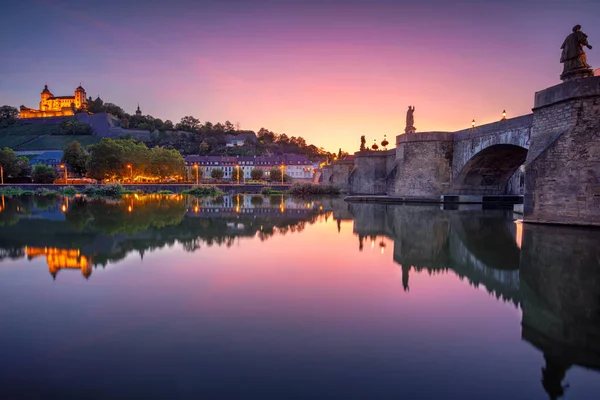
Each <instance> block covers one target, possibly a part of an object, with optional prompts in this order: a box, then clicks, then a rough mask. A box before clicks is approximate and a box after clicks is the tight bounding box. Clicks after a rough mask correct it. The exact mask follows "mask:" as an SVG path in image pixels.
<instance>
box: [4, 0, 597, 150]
mask: <svg viewBox="0 0 600 400" xmlns="http://www.w3.org/2000/svg"><path fill="white" fill-rule="evenodd" d="M451 3H452V2H445V1H440V0H437V1H432V0H430V1H420V2H405V1H358V0H357V1H334V0H329V1H323V2H312V1H307V2H301V1H295V0H289V1H281V2H274V1H251V2H241V1H219V2H215V1H201V2H196V1H194V2H192V1H174V2H169V3H166V2H165V3H161V2H157V1H149V2H146V3H144V5H143V6H142V5H140V4H139V3H136V2H132V1H119V2H114V1H108V2H105V3H103V4H102V5H101V6H100V5H91V4H81V3H75V4H73V3H69V2H65V1H57V2H51V3H50V2H45V1H41V0H40V1H31V0H26V1H23V2H18V4H17V3H15V4H14V5H12V6H11V7H10V8H9V9H6V10H4V11H3V13H2V16H0V22H1V23H0V31H1V32H2V33H3V34H4V36H5V37H15V32H19V34H18V40H14V41H6V42H5V43H4V44H2V45H1V46H2V50H3V51H4V53H5V54H10V57H3V61H2V70H3V75H4V77H5V79H3V80H2V83H1V85H0V100H1V101H0V102H1V103H6V104H10V105H13V106H16V107H18V106H20V105H21V104H25V105H36V104H37V102H38V101H39V93H40V91H41V89H42V88H43V86H44V84H46V83H47V84H49V85H51V86H52V88H53V90H54V91H55V92H56V93H70V92H72V89H73V87H75V86H77V85H78V84H79V83H82V85H83V86H84V87H85V89H86V91H87V93H88V95H90V96H92V97H96V96H97V95H100V96H101V97H102V99H103V100H105V101H108V102H112V103H116V104H118V105H120V106H122V107H123V108H124V109H125V110H126V111H127V112H130V113H133V111H134V110H135V107H136V106H137V104H138V102H139V104H140V107H141V108H142V110H143V112H144V114H149V115H152V116H154V117H156V118H162V119H163V120H165V119H170V120H172V121H174V122H177V121H179V119H180V118H181V117H183V116H185V115H193V116H195V117H197V118H199V119H200V120H201V121H203V122H204V121H211V122H218V121H221V122H224V121H225V120H230V121H232V122H233V123H237V122H239V124H240V126H241V128H242V129H252V130H255V131H257V130H258V129H260V128H261V127H263V126H264V127H266V128H268V129H270V130H273V131H275V132H278V133H286V134H288V136H302V137H304V138H306V140H307V141H308V142H309V143H314V144H316V145H317V146H323V147H325V148H326V149H327V150H330V151H337V149H338V148H339V147H342V148H343V149H344V150H346V151H350V152H352V151H356V150H358V146H359V138H360V135H366V136H367V139H368V143H372V141H373V140H374V139H376V140H377V142H380V141H381V140H382V139H383V136H384V134H386V135H388V137H389V138H395V135H397V134H399V133H401V132H402V131H403V129H404V116H405V108H406V107H407V106H408V105H409V104H414V105H415V106H416V113H415V126H416V128H417V131H421V132H422V131H428V130H457V129H463V128H468V127H470V126H471V121H472V120H473V119H475V120H476V121H477V125H482V124H485V123H487V122H491V121H496V120H499V119H501V118H502V112H503V110H506V112H507V114H508V115H509V116H511V117H513V116H518V115H522V114H527V113H529V112H530V110H531V107H532V106H533V95H534V93H535V92H536V91H537V90H540V89H543V88H546V87H548V86H552V85H554V84H557V83H559V74H560V71H561V67H562V66H561V65H560V63H559V62H558V61H559V60H558V58H559V56H560V49H559V48H560V43H561V42H562V40H563V38H564V36H565V35H566V34H568V33H569V32H570V30H571V27H572V25H574V24H575V23H579V24H581V25H582V26H583V27H584V28H585V31H586V33H587V34H588V35H589V37H590V39H591V40H592V42H591V43H592V44H596V43H595V42H594V41H593V38H598V37H600V26H599V25H598V24H597V16H598V15H600V3H598V2H595V1H578V2H576V3H577V6H575V5H574V3H573V4H571V3H570V2H554V1H546V2H543V5H542V4H541V3H537V2H516V1H512V0H509V1H502V2H501V1H485V2H474V1H466V2H461V3H459V4H451ZM582 10H585V11H582ZM40 32H43V34H40ZM598 54H599V53H598V50H593V51H590V52H589V53H588V62H589V63H590V64H591V65H592V67H593V68H597V67H598V65H600V56H599V55H598ZM8 76H10V79H7V77H8ZM390 141H391V140H390ZM393 145H394V143H393V142H392V144H391V145H390V147H393Z"/></svg>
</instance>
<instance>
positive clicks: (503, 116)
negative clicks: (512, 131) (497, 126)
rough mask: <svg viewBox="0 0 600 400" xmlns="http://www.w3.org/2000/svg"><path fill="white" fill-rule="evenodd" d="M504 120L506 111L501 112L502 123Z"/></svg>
mask: <svg viewBox="0 0 600 400" xmlns="http://www.w3.org/2000/svg"><path fill="white" fill-rule="evenodd" d="M505 119H506V110H504V111H502V120H503V121H504V120H505Z"/></svg>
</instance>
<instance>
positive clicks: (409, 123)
mask: <svg viewBox="0 0 600 400" xmlns="http://www.w3.org/2000/svg"><path fill="white" fill-rule="evenodd" d="M414 113H415V106H408V111H407V112H406V128H405V129H404V133H415V132H416V131H417V128H415V117H414Z"/></svg>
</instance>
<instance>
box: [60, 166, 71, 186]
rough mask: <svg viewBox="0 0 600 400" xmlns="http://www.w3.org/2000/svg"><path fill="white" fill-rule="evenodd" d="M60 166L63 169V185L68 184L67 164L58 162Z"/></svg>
mask: <svg viewBox="0 0 600 400" xmlns="http://www.w3.org/2000/svg"><path fill="white" fill-rule="evenodd" d="M60 167H61V168H64V169H65V185H68V184H69V179H68V175H67V166H66V165H65V164H60Z"/></svg>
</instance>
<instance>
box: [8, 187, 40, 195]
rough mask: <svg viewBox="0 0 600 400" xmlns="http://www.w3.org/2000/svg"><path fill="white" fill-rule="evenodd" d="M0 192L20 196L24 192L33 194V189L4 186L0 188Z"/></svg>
mask: <svg viewBox="0 0 600 400" xmlns="http://www.w3.org/2000/svg"><path fill="white" fill-rule="evenodd" d="M0 194H3V195H5V196H21V195H24V194H35V192H34V191H33V190H23V189H21V188H13V187H5V188H2V189H0Z"/></svg>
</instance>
